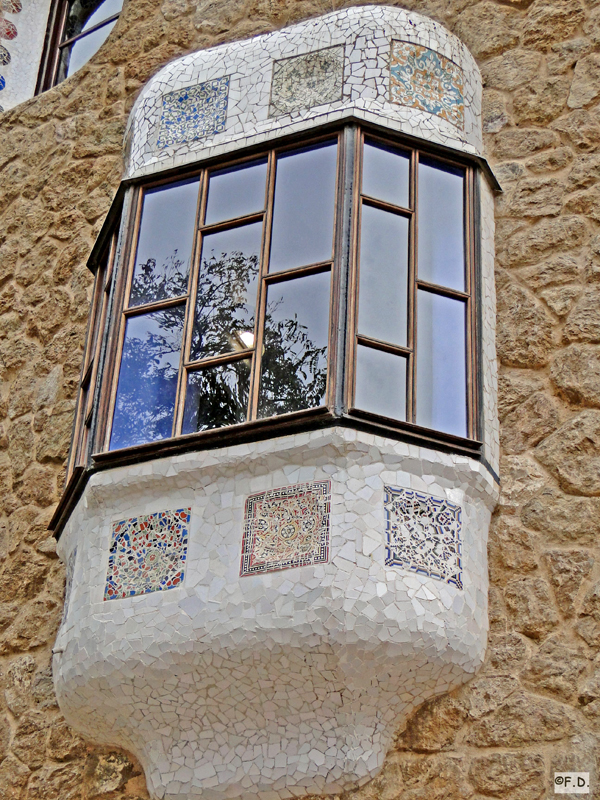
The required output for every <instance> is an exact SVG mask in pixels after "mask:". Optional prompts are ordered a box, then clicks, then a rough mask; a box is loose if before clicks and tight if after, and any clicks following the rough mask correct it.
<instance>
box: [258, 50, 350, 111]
mask: <svg viewBox="0 0 600 800" xmlns="http://www.w3.org/2000/svg"><path fill="white" fill-rule="evenodd" d="M343 86H344V48H343V46H338V47H327V48H325V49H323V50H316V51H315V52H313V53H304V54H303V55H300V56H293V57H292V58H284V59H282V60H281V61H275V62H273V80H272V83H271V107H270V109H269V116H271V117H275V116H278V115H280V114H290V113H291V112H292V111H297V110H298V109H301V108H312V107H313V106H320V105H323V104H324V103H334V102H335V101H336V100H341V99H342V91H343Z"/></svg>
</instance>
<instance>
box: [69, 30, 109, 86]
mask: <svg viewBox="0 0 600 800" xmlns="http://www.w3.org/2000/svg"><path fill="white" fill-rule="evenodd" d="M116 24H117V20H114V21H113V22H108V23H107V24H106V25H103V26H102V27H101V28H98V29H97V30H95V31H92V32H91V33H88V35H87V36H82V38H81V39H77V41H76V42H73V44H72V45H71V47H70V48H69V47H68V46H67V47H63V48H62V52H63V53H64V54H65V55H64V60H65V65H64V66H65V68H66V75H65V77H66V78H68V77H69V76H71V75H73V73H74V72H77V70H78V69H81V67H83V65H84V64H87V62H88V61H89V60H90V58H91V57H92V56H93V55H95V54H96V53H97V52H98V50H100V48H101V47H102V45H103V44H104V42H105V41H106V40H107V39H108V36H109V34H110V32H111V31H112V29H113V28H114V27H115V25H116ZM65 51H66V52H65Z"/></svg>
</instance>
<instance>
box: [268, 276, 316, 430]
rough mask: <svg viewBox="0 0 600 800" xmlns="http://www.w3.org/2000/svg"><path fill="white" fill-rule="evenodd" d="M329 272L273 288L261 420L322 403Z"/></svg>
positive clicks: (270, 291) (269, 295)
mask: <svg viewBox="0 0 600 800" xmlns="http://www.w3.org/2000/svg"><path fill="white" fill-rule="evenodd" d="M329 280H330V275H329V272H322V273H319V274H317V275H308V276H305V277H303V278H297V279H295V280H291V281H285V282H284V283H276V284H272V285H271V286H269V289H268V293H267V316H266V319H265V339H264V352H263V361H262V375H261V392H260V399H259V416H261V417H267V416H271V415H273V414H283V413H285V412H287V411H297V410H299V409H302V408H311V407H313V406H318V405H320V404H321V402H322V400H323V397H324V396H325V387H326V377H327V343H328V337H329Z"/></svg>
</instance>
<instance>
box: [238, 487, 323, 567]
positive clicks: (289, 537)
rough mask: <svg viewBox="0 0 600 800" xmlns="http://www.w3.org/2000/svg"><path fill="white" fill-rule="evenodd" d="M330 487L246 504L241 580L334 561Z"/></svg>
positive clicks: (274, 492) (254, 498) (274, 493)
mask: <svg viewBox="0 0 600 800" xmlns="http://www.w3.org/2000/svg"><path fill="white" fill-rule="evenodd" d="M330 491H331V486H330V483H329V481H313V482H312V483H299V484H296V485H295V486H285V487H283V488H281V489H269V490H268V491H266V492H261V493H260V494H254V495H251V496H250V497H249V498H248V499H247V500H246V516H245V524H244V537H243V542H242V567H241V570H240V575H253V574H255V573H258V572H274V571H276V570H281V569H289V568H290V567H304V566H307V565H309V564H321V563H324V562H326V561H328V560H329V510H330Z"/></svg>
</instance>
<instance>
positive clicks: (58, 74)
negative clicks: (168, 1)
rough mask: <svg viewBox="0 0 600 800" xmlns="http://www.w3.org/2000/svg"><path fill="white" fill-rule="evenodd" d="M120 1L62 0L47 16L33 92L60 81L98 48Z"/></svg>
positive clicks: (113, 23) (113, 21)
mask: <svg viewBox="0 0 600 800" xmlns="http://www.w3.org/2000/svg"><path fill="white" fill-rule="evenodd" d="M122 7H123V0H103V2H102V0H63V2H59V3H58V4H57V5H56V7H55V8H54V11H53V14H52V16H51V19H50V23H49V27H48V33H47V36H46V46H45V51H44V55H43V57H42V66H41V70H40V74H39V77H38V85H37V90H36V91H37V92H38V93H39V92H43V91H45V90H46V89H49V88H50V87H52V86H55V85H56V84H57V83H61V81H64V80H65V79H66V78H68V77H70V76H71V75H72V74H73V73H74V72H76V71H77V70H78V69H80V68H81V67H82V66H83V65H84V64H85V63H87V62H88V61H89V60H90V58H92V56H93V55H94V54H95V53H96V52H97V51H98V50H99V49H100V47H101V46H102V45H103V44H104V42H105V41H106V39H107V38H108V36H109V34H110V32H111V31H112V29H113V28H114V26H115V24H116V22H117V19H118V17H119V14H120V12H121V9H122Z"/></svg>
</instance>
